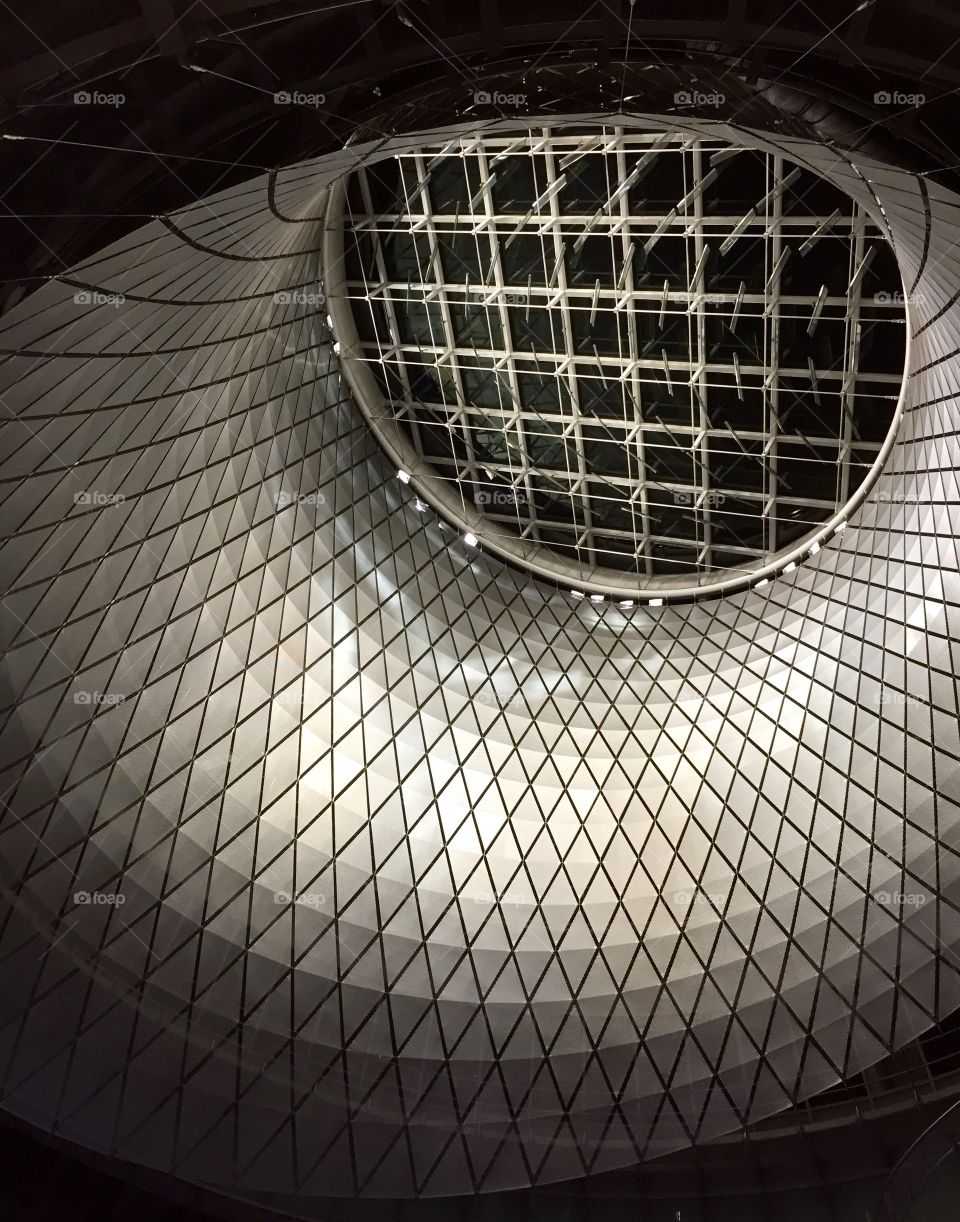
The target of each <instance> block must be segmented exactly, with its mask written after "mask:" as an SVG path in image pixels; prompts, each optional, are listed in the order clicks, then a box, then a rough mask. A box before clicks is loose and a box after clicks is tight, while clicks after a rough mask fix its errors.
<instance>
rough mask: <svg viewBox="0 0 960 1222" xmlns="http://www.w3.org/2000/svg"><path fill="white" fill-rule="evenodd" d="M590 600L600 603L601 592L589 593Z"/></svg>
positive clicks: (601, 600)
mask: <svg viewBox="0 0 960 1222" xmlns="http://www.w3.org/2000/svg"><path fill="white" fill-rule="evenodd" d="M590 601H591V602H592V603H602V602H603V595H602V594H591V595H590Z"/></svg>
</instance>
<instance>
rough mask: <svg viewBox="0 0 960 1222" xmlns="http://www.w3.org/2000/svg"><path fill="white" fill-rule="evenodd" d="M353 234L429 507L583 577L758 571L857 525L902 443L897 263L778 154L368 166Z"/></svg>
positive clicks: (626, 153)
mask: <svg viewBox="0 0 960 1222" xmlns="http://www.w3.org/2000/svg"><path fill="white" fill-rule="evenodd" d="M343 227H344V260H343V281H342V284H341V285H340V288H339V292H340V295H341V297H342V298H343V299H345V300H348V301H349V303H350V306H351V307H352V315H353V319H354V321H355V323H356V327H357V336H358V342H357V345H356V347H355V348H354V350H353V357H354V359H358V360H360V361H362V362H363V363H365V364H366V365H367V366H368V368H369V369H370V370H371V372H372V373H373V374H374V376H375V379H376V384H377V386H378V388H379V393H380V395H381V396H382V399H383V404H382V405H381V411H382V412H384V413H386V414H390V415H392V417H393V420H394V421H395V422H396V423H397V424H398V425H399V428H400V431H401V432H402V435H403V437H404V439H405V441H406V442H407V443H409V445H410V446H411V447H412V450H413V452H414V453H415V454H416V455H417V457H418V458H419V459H420V460H421V465H420V468H419V469H420V471H421V472H422V471H424V470H429V471H430V479H429V480H428V481H424V480H422V479H421V480H420V481H418V482H417V483H416V490H417V492H418V494H419V495H422V496H424V497H425V498H426V499H427V500H430V499H431V489H432V490H433V492H437V491H438V490H440V489H442V490H444V491H445V492H446V494H447V495H446V496H445V497H444V498H443V499H444V504H445V507H446V508H447V509H449V506H450V504H452V503H456V504H459V505H460V506H461V508H462V510H463V515H462V521H463V523H465V524H466V523H469V524H470V529H471V530H473V531H474V533H475V534H477V535H478V536H479V537H480V540H481V544H482V543H483V526H482V525H481V527H480V528H479V529H477V528H476V527H475V523H476V521H477V512H478V511H479V513H480V514H482V515H483V516H482V519H481V522H482V523H485V522H489V523H491V524H495V525H496V527H497V530H496V536H497V540H498V546H499V548H500V550H501V551H503V550H505V546H506V550H507V551H509V546H508V545H509V540H510V539H511V538H514V539H515V540H516V543H517V550H516V555H515V558H516V559H517V560H519V561H521V562H522V561H523V559H524V558H525V557H526V558H528V559H529V558H530V557H536V556H537V555H542V554H544V553H550V554H551V560H552V567H553V569H554V571H557V569H558V565H557V561H558V560H560V561H562V566H561V570H562V572H563V573H564V574H565V575H566V576H567V577H568V578H569V580H570V581H571V582H578V581H583V580H586V579H587V578H588V576H589V577H592V578H593V579H596V578H597V576H598V574H599V575H601V576H602V574H603V573H604V572H607V573H615V574H616V575H617V578H618V580H619V581H620V582H621V583H622V580H623V578H624V577H625V576H632V577H634V578H635V579H636V583H637V586H638V588H643V587H645V586H648V585H651V584H652V585H656V584H658V583H659V584H662V583H663V582H664V581H666V582H668V583H670V584H671V585H680V586H682V585H684V584H689V585H690V586H691V588H694V589H695V588H697V587H698V586H702V585H704V584H707V583H711V582H716V581H717V579H718V577H719V578H721V579H722V578H724V577H742V576H747V575H749V574H751V573H755V572H757V571H758V570H760V569H763V568H764V567H766V566H768V565H769V564H770V563H771V561H773V560H774V559H775V558H776V557H777V556H778V555H783V554H785V553H786V552H788V551H790V550H791V549H792V548H794V547H796V545H797V544H798V543H799V542H800V541H801V540H803V539H804V538H805V537H806V536H808V535H810V534H811V533H812V532H815V531H816V530H817V528H818V526H820V525H821V524H822V523H824V522H825V521H827V520H828V519H831V518H834V517H835V516H836V515H837V513H838V512H839V511H841V510H842V509H843V507H844V506H845V505H846V504H847V503H848V502H849V501H850V499H851V497H852V496H853V495H854V494H855V493H856V491H857V490H858V488H859V487H860V486H861V484H862V483H863V481H864V479H865V478H866V477H867V475H868V473H870V471H871V468H873V467H874V465H875V464H876V462H877V459H878V456H879V454H880V451H881V448H882V446H883V443H884V441H885V439H886V437H887V435H888V432H889V431H890V427H891V422H892V420H893V418H894V415H895V411H896V404H897V400H898V397H899V393H900V388H901V383H902V379H903V361H904V343H905V334H904V307H903V296H902V289H901V282H900V279H899V275H898V272H897V268H896V263H895V260H894V257H893V253H892V251H891V249H890V248H889V246H888V245H887V243H886V240H885V238H884V236H883V233H882V232H881V230H880V229H879V228H878V227H877V226H876V225H875V224H874V223H873V221H872V220H871V219H870V218H869V216H868V215H867V214H866V213H865V212H864V211H863V210H862V209H861V208H860V207H859V206H858V205H857V204H855V202H854V201H853V200H852V199H851V198H850V197H848V196H847V195H846V194H845V193H843V192H842V191H840V190H839V189H838V188H837V187H835V186H834V185H833V184H832V183H830V182H828V181H826V180H825V179H823V178H821V177H820V176H818V175H816V174H814V173H813V172H811V171H809V170H807V169H804V168H802V167H800V166H798V165H793V164H790V163H788V162H787V161H785V160H784V159H783V158H782V157H780V156H778V155H775V154H771V153H768V152H760V151H755V150H752V149H740V148H734V147H732V146H729V145H727V144H725V143H724V142H723V141H720V140H717V139H706V138H694V137H691V136H689V135H686V134H682V133H679V132H678V133H671V132H667V133H656V134H647V133H624V132H622V131H618V130H614V129H612V128H611V129H606V130H593V131H584V130H583V129H582V128H581V129H576V130H572V129H567V130H564V129H554V130H543V129H540V130H528V131H524V132H522V133H519V134H518V133H514V134H499V135H496V136H493V135H490V136H486V135H483V136H476V137H463V138H458V139H457V140H456V141H454V142H453V143H451V144H449V145H446V146H441V145H437V146H435V147H429V146H428V147H424V148H420V149H416V150H413V151H410V152H409V153H405V154H402V155H400V156H397V157H395V158H391V159H389V160H386V161H382V162H379V163H377V164H376V165H374V166H367V167H365V168H363V169H360V170H358V171H357V172H356V173H355V174H354V175H353V176H352V177H351V179H350V181H349V184H348V186H347V189H346V191H345V196H344V200H343ZM451 496H452V497H453V498H454V499H453V500H451ZM504 540H506V541H507V545H505V543H504Z"/></svg>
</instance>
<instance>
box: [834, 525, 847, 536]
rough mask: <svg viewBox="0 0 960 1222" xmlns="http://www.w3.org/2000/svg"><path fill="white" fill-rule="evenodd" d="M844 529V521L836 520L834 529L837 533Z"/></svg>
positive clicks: (845, 526)
mask: <svg viewBox="0 0 960 1222" xmlns="http://www.w3.org/2000/svg"><path fill="white" fill-rule="evenodd" d="M846 529H847V524H846V522H838V523H837V524H836V526H835V527H834V530H835V531H836V532H837V534H838V535H839V534H840V533H841V532H842V531H844V530H846Z"/></svg>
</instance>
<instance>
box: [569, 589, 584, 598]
mask: <svg viewBox="0 0 960 1222" xmlns="http://www.w3.org/2000/svg"><path fill="white" fill-rule="evenodd" d="M570 597H571V598H584V597H585V595H584V593H583V591H582V590H571V591H570Z"/></svg>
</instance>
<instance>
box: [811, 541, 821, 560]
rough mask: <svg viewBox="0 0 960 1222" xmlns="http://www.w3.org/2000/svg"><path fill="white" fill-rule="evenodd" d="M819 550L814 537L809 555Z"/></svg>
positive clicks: (813, 554)
mask: <svg viewBox="0 0 960 1222" xmlns="http://www.w3.org/2000/svg"><path fill="white" fill-rule="evenodd" d="M819 550H820V544H819V543H818V542H817V541H816V539H814V541H813V542H812V543H811V544H810V555H811V556H815V555H816V554H817V552H818V551H819Z"/></svg>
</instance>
